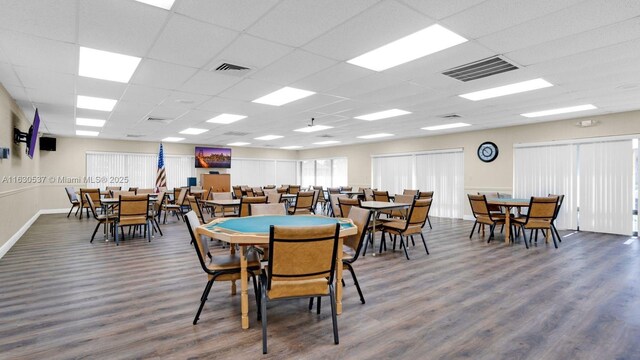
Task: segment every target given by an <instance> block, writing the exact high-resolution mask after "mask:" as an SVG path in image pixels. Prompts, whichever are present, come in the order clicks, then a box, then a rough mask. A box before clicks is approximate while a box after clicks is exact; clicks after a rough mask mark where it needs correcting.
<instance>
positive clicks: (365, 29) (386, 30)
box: [301, 1, 433, 61]
mask: <svg viewBox="0 0 640 360" xmlns="http://www.w3.org/2000/svg"><path fill="white" fill-rule="evenodd" d="M429 25H433V20H431V19H429V18H427V17H426V16H424V15H422V14H420V13H418V12H417V11H415V10H412V9H410V8H408V7H407V6H405V5H402V4H399V3H396V2H391V1H386V2H381V3H379V4H377V5H376V6H373V7H371V8H370V9H368V10H367V11H365V12H363V13H362V14H359V15H358V16H355V17H353V18H351V19H349V20H348V21H346V22H344V23H343V24H341V25H339V26H336V27H335V28H334V29H332V30H331V31H329V32H327V33H325V34H323V35H322V36H320V37H318V38H317V39H315V40H313V41H311V42H310V43H308V44H307V45H305V46H304V47H303V48H304V49H305V50H308V51H311V52H313V53H316V54H319V55H322V56H325V57H328V58H331V59H336V60H340V61H346V60H349V59H352V58H354V57H356V56H359V55H362V54H364V53H366V52H369V51H371V50H373V49H376V48H378V47H380V46H382V45H385V44H388V43H390V42H392V41H395V40H398V39H400V38H402V37H404V36H407V35H409V34H412V33H414V32H416V31H418V30H422V29H424V28H426V27H427V26H429ZM301 26H304V25H301Z"/></svg>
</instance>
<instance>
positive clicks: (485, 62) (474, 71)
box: [442, 56, 518, 81]
mask: <svg viewBox="0 0 640 360" xmlns="http://www.w3.org/2000/svg"><path fill="white" fill-rule="evenodd" d="M516 69H518V67H517V66H515V65H513V64H512V63H510V62H508V61H506V60H504V59H503V58H501V57H499V56H493V57H490V58H486V59H482V60H478V61H474V62H471V63H468V64H464V65H460V66H458V67H454V68H452V69H449V70H447V71H445V72H443V73H442V74H443V75H446V76H449V77H452V78H454V79H456V80H460V81H471V80H476V79H481V78H483V77H487V76H492V75H496V74H500V73H503V72H507V71H511V70H516Z"/></svg>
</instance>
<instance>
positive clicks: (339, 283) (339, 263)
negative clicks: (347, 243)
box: [336, 238, 375, 314]
mask: <svg viewBox="0 0 640 360" xmlns="http://www.w3.org/2000/svg"><path fill="white" fill-rule="evenodd" d="M374 252H375V251H374ZM342 270H343V266H342V238H339V239H338V259H337V260H336V313H337V314H342Z"/></svg>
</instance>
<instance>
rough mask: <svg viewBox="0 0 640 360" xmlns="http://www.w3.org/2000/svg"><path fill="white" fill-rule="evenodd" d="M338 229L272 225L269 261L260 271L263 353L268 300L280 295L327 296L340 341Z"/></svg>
mask: <svg viewBox="0 0 640 360" xmlns="http://www.w3.org/2000/svg"><path fill="white" fill-rule="evenodd" d="M339 233H340V225H339V224H335V225H333V224H331V225H322V226H310V227H290V226H273V225H272V226H271V228H270V231H269V262H268V265H267V267H266V271H263V272H262V273H261V274H260V306H261V308H262V311H261V315H262V353H263V354H266V353H267V302H268V301H274V300H280V299H290V298H301V297H303V298H310V297H311V298H312V297H319V296H329V299H330V302H331V319H332V321H333V340H334V342H335V343H336V344H338V343H339V339H338V320H337V318H336V298H335V294H334V289H333V276H334V272H335V268H336V253H337V250H338V235H339ZM318 310H320V308H319V307H318Z"/></svg>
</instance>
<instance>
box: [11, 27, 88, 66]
mask: <svg viewBox="0 0 640 360" xmlns="http://www.w3.org/2000/svg"><path fill="white" fill-rule="evenodd" d="M0 47H2V48H3V49H5V51H6V52H7V55H8V57H9V60H10V61H11V63H12V64H14V65H19V66H22V67H29V68H34V69H42V70H47V71H51V72H59V73H66V74H77V73H78V47H77V46H76V45H72V44H70V43H66V42H60V41H54V40H47V39H44V38H39V37H34V36H30V35H24V34H18V33H14V32H7V31H0ZM6 49H11V51H8V50H6Z"/></svg>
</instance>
